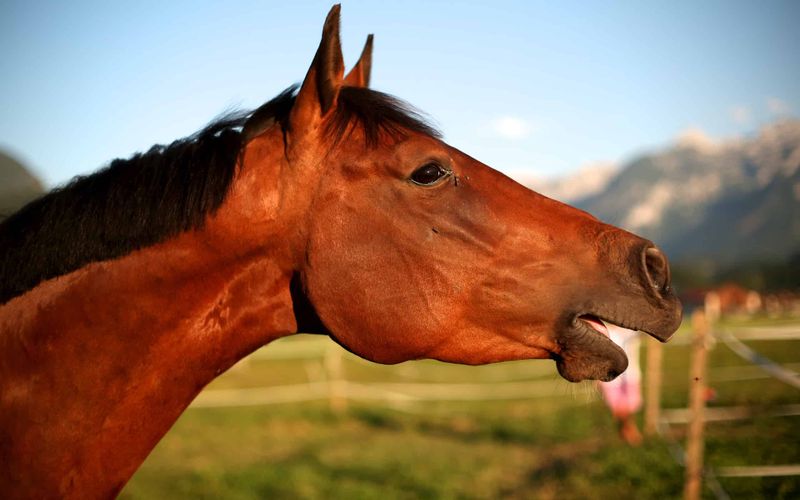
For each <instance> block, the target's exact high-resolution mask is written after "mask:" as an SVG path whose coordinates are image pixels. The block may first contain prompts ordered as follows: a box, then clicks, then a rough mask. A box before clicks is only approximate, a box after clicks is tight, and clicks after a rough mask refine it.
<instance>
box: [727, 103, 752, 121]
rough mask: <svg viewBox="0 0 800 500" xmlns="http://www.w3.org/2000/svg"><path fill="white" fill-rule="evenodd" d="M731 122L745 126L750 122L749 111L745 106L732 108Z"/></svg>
mask: <svg viewBox="0 0 800 500" xmlns="http://www.w3.org/2000/svg"><path fill="white" fill-rule="evenodd" d="M731 120H733V123H735V124H737V125H747V123H749V122H750V109H749V108H747V107H746V106H734V107H732V108H731Z"/></svg>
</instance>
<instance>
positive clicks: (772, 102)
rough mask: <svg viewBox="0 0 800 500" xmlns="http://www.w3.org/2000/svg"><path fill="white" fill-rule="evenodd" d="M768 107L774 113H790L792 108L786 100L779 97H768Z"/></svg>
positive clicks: (779, 114)
mask: <svg viewBox="0 0 800 500" xmlns="http://www.w3.org/2000/svg"><path fill="white" fill-rule="evenodd" d="M767 109H768V110H769V112H770V113H772V114H773V115H778V116H782V115H788V114H789V113H790V112H791V111H792V110H791V108H790V107H789V104H788V103H787V102H786V101H783V100H781V99H778V98H777V97H769V98H767Z"/></svg>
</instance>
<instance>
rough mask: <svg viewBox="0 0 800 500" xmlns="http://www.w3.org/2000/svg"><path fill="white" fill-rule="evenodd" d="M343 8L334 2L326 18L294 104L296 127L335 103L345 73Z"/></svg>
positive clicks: (318, 115) (292, 116)
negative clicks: (341, 39)
mask: <svg viewBox="0 0 800 500" xmlns="http://www.w3.org/2000/svg"><path fill="white" fill-rule="evenodd" d="M340 11H341V5H339V4H336V5H334V6H333V7H332V8H331V11H330V12H328V17H327V18H326V19H325V26H324V27H323V28H322V41H321V42H320V44H319V48H318V49H317V54H316V55H315V56H314V61H312V63H311V67H310V68H309V69H308V73H307V74H306V78H305V80H303V85H302V86H301V87H300V92H299V93H298V94H297V99H296V100H295V104H294V106H293V107H292V112H291V116H290V119H289V120H290V123H291V124H292V125H293V126H295V125H297V124H301V123H302V124H309V123H314V122H315V121H316V120H317V119H319V118H320V117H322V116H324V115H325V114H326V113H327V112H328V111H329V110H330V109H331V108H333V107H334V106H335V105H336V98H337V97H338V95H339V89H341V87H342V82H343V78H342V77H343V75H344V59H343V58H342V47H341V44H340V42H339V14H340Z"/></svg>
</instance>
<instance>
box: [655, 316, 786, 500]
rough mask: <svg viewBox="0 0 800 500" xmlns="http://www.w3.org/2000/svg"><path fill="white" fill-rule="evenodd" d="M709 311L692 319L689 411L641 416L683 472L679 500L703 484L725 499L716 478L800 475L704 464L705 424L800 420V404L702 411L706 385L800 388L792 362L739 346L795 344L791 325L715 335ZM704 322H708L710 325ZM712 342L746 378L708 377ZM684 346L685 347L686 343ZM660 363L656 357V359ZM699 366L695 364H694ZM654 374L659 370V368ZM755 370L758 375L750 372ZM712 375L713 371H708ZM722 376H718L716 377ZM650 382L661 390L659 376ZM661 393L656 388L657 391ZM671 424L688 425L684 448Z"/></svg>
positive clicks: (779, 468)
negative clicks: (761, 383)
mask: <svg viewBox="0 0 800 500" xmlns="http://www.w3.org/2000/svg"><path fill="white" fill-rule="evenodd" d="M708 312H709V311H708V307H707V308H706V310H705V311H703V310H700V311H696V312H695V314H693V318H692V319H693V321H692V323H693V326H692V328H693V331H694V333H695V335H694V337H693V339H692V340H690V342H692V351H693V354H692V358H693V361H692V368H691V371H690V388H691V397H690V400H691V404H690V408H673V409H664V410H662V409H661V408H660V407H659V406H660V405H658V404H656V405H654V409H649V410H650V412H651V415H645V417H646V421H648V420H649V421H651V422H652V427H653V431H655V432H657V433H658V434H660V435H661V436H662V437H665V438H666V439H667V443H668V445H669V447H670V450H671V453H672V455H673V457H674V458H675V459H676V461H677V462H678V463H679V464H680V465H682V466H683V467H684V468H685V469H686V483H685V486H684V498H686V499H689V500H694V499H698V498H700V496H701V481H700V478H704V479H705V484H706V486H707V487H708V488H709V489H710V491H711V492H712V493H713V494H714V496H715V497H716V498H718V499H719V500H727V499H729V498H730V496H729V495H728V493H727V492H726V491H725V489H724V488H723V487H722V484H721V483H720V482H719V479H718V478H719V477H730V478H736V477H776V476H794V475H800V464H772V465H743V466H729V467H716V468H715V467H713V466H711V465H709V464H705V465H704V464H703V454H704V451H703V449H704V439H705V438H704V430H703V428H704V426H705V424H706V423H708V422H719V421H727V420H744V419H752V418H755V417H787V416H797V415H800V404H788V405H782V406H778V407H768V408H759V407H752V406H734V407H710V408H706V405H705V401H704V399H705V398H704V397H703V396H702V393H703V392H705V390H706V387H707V386H706V382H705V380H706V379H707V380H715V381H716V382H719V381H739V380H754V379H759V378H761V379H771V378H774V379H776V380H780V381H782V382H784V383H787V384H789V385H791V386H792V387H796V388H800V376H798V374H797V372H796V371H795V370H796V369H797V367H798V364H797V363H792V364H784V365H781V364H778V363H776V362H775V361H773V360H771V359H769V358H767V357H766V356H763V355H761V354H760V353H758V352H756V351H755V350H754V349H752V348H750V347H749V346H747V345H746V344H744V343H743V342H742V341H743V340H759V341H762V340H783V341H785V340H797V339H800V329H798V328H797V326H795V325H789V326H782V327H776V328H766V327H750V328H747V329H740V330H737V331H735V332H734V331H732V330H731V329H720V328H716V329H715V330H714V329H712V328H711V327H710V325H711V324H713V322H714V320H716V319H717V317H718V316H715V315H711V314H708V316H710V318H708V317H707V315H706V313H708ZM709 319H710V320H711V321H709ZM717 339H719V340H721V341H722V343H723V344H724V345H725V346H727V347H728V348H729V349H730V350H731V351H732V352H734V353H735V354H737V355H738V356H739V357H740V358H742V359H744V360H745V361H746V362H748V363H749V369H748V370H747V371H748V373H746V374H744V373H737V372H739V371H740V370H741V371H745V370H744V367H738V368H737V369H736V370H734V369H732V368H727V373H724V374H721V373H720V372H719V371H718V372H717V377H713V376H711V375H712V374H709V373H708V371H707V369H706V367H705V364H706V363H707V361H706V359H707V358H706V354H705V353H706V352H707V351H708V349H709V348H710V347H711V346H713V345H714V344H715V343H716V341H717ZM685 343H688V342H685ZM649 348H655V349H657V350H660V348H661V347H660V346H659V345H654V343H650V344H649ZM655 357H656V358H659V357H660V356H655ZM698 363H699V365H698ZM654 369H655V370H657V371H659V372H660V370H661V367H660V365H659V366H658V367H656V368H654ZM754 370H757V371H758V372H761V373H760V374H759V373H755V372H754ZM712 373H713V372H712ZM720 375H722V376H720ZM650 377H653V378H654V379H655V380H657V384H658V385H660V383H661V382H660V373H657V374H656V373H652V372H649V373H648V378H650ZM657 394H660V387H659V388H657ZM670 424H688V437H687V443H686V449H684V448H683V447H681V445H680V443H678V441H677V440H676V439H674V437H673V436H672V434H671V433H670V432H669V426H670Z"/></svg>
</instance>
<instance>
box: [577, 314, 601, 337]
mask: <svg viewBox="0 0 800 500" xmlns="http://www.w3.org/2000/svg"><path fill="white" fill-rule="evenodd" d="M581 319H582V320H583V321H585V322H587V323H589V326H591V327H592V328H594V329H595V330H597V331H598V332H600V333H602V334H603V335H605V336H608V327H606V324H605V323H603V321H602V320H601V319H600V318H596V317H594V316H581Z"/></svg>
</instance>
